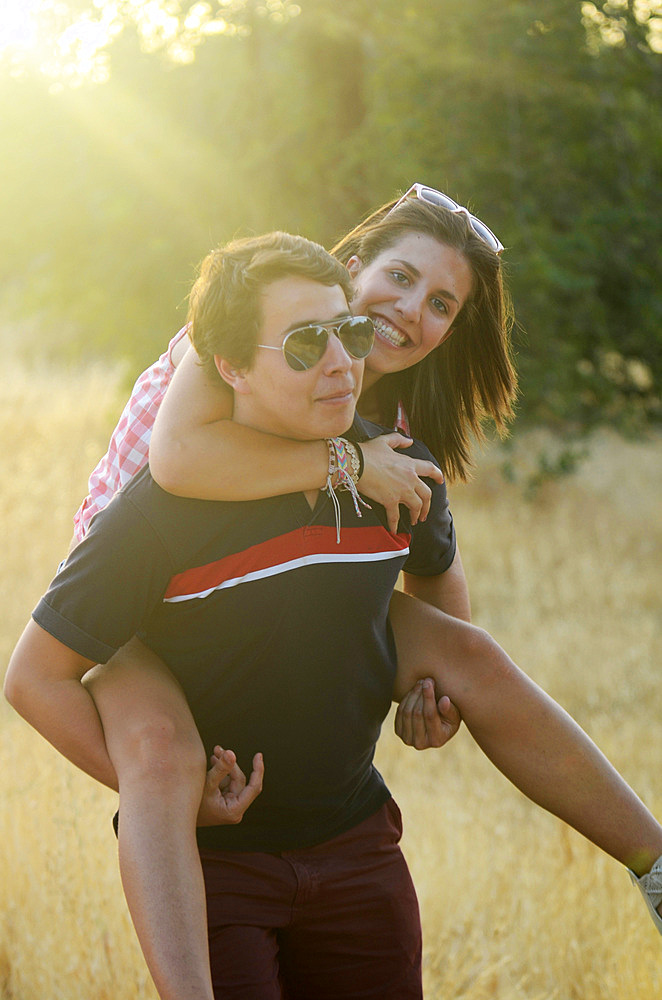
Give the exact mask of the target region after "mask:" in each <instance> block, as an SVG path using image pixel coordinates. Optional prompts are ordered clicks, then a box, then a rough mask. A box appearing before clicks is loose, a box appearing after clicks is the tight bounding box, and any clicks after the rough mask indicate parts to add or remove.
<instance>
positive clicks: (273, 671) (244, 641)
mask: <svg viewBox="0 0 662 1000" xmlns="http://www.w3.org/2000/svg"><path fill="white" fill-rule="evenodd" d="M382 432H383V429H382V428H378V427H376V426H375V425H371V424H367V422H365V421H360V420H358V419H357V421H356V423H355V426H354V428H353V436H354V438H355V440H361V439H365V438H366V437H368V436H375V435H376V434H378V433H382ZM407 453H409V454H411V455H412V456H414V457H421V458H428V459H430V458H431V456H430V453H429V452H428V451H427V449H426V448H424V447H423V446H422V445H420V444H418V443H415V444H414V445H413V446H412V447H411V448H409V449H407ZM431 485H432V488H433V500H432V506H431V511H430V515H429V516H428V519H427V520H426V521H425V522H424V523H423V524H418V525H416V526H415V528H414V529H411V527H410V526H409V522H408V521H407V520H406V518H404V517H403V519H402V520H401V524H400V526H399V528H398V533H397V534H391V533H390V532H389V531H388V528H387V526H386V516H385V512H384V510H383V508H381V507H380V506H379V505H377V504H373V505H372V508H371V509H367V508H361V513H362V516H361V517H359V516H357V513H356V511H355V509H354V505H353V502H352V499H351V497H350V495H349V494H348V493H346V492H344V491H341V492H340V493H339V494H338V495H339V499H340V504H341V524H342V528H341V532H340V543H339V544H338V542H337V535H336V522H335V516H334V508H333V504H332V503H331V500H330V498H329V497H328V496H327V495H326V494H325V493H320V494H319V498H318V501H317V504H316V506H315V508H314V510H313V509H311V508H310V506H309V504H308V502H307V500H306V497H305V496H304V495H303V494H302V493H292V494H287V495H284V496H278V497H270V498H266V499H262V500H252V501H246V502H215V501H204V500H189V499H183V498H181V497H175V496H172V495H170V494H168V493H165V492H164V491H163V490H162V489H160V487H159V486H157V484H156V483H155V482H154V481H153V479H152V478H151V476H150V474H149V471H148V470H147V469H144V470H143V471H142V472H141V473H139V474H138V475H137V476H136V477H135V478H134V479H133V480H132V481H131V482H130V483H129V484H127V486H126V487H124V489H123V490H121V491H120V493H118V494H117V496H116V497H115V498H114V499H113V500H112V502H111V503H110V504H109V505H108V506H107V507H106V508H105V509H104V510H103V511H101V512H100V513H99V514H98V515H97V516H96V517H95V519H94V521H93V522H92V525H91V527H90V531H89V533H88V535H87V537H86V538H85V539H84V540H83V542H81V543H80V545H78V546H77V548H76V549H75V550H74V551H73V552H72V554H71V556H70V557H69V559H68V560H67V563H66V565H65V567H64V568H63V569H62V571H61V572H60V573H59V574H58V576H57V577H56V578H55V580H54V581H53V583H52V584H51V587H50V589H49V590H48V592H47V594H46V595H45V596H44V597H43V598H42V600H41V601H40V602H39V604H38V606H37V608H36V609H35V611H34V613H33V617H34V619H35V621H36V622H38V624H39V625H41V626H42V628H44V629H46V631H48V632H49V633H51V634H52V635H53V636H55V638H57V639H58V640H59V641H60V642H62V643H64V644H65V645H66V646H68V647H70V648H71V649H73V650H75V651H76V652H78V653H80V654H81V655H82V656H85V657H88V658H89V659H91V660H94V661H96V662H105V661H106V660H107V659H108V658H109V657H110V656H111V655H112V654H113V653H114V652H115V651H116V650H117V649H118V648H119V647H120V646H122V645H123V644H124V643H125V642H127V641H128V640H129V639H130V638H131V636H133V635H135V634H138V635H139V636H140V637H141V638H142V640H143V641H144V642H145V643H146V644H147V645H148V646H150V647H151V648H152V649H153V650H154V651H155V652H156V653H157V654H158V655H159V656H160V657H161V658H162V659H163V660H164V661H165V663H167V664H168V666H169V667H170V669H171V670H172V672H173V673H174V674H175V676H176V677H177V678H178V680H179V682H180V683H181V685H182V687H183V689H184V692H185V694H186V697H187V699H188V702H189V705H190V707H191V710H192V713H193V716H194V718H195V720H196V724H197V726H198V729H199V731H200V735H201V737H202V740H203V743H204V745H205V749H206V750H207V751H208V752H211V749H212V748H213V746H214V745H215V744H217V743H220V744H221V745H222V746H225V747H231V748H232V749H233V750H234V751H235V752H236V753H237V756H238V759H239V763H240V765H241V766H242V767H243V768H244V770H246V769H250V763H251V759H252V757H253V754H255V753H256V752H257V751H262V753H263V754H264V760H265V779H264V789H263V792H262V794H261V795H260V796H259V797H258V799H257V800H256V802H255V803H254V804H253V805H252V806H251V808H250V809H249V810H248V811H247V813H246V814H245V816H244V818H243V820H242V822H241V824H239V825H237V826H218V827H209V828H204V829H201V830H199V831H198V839H199V843H200V844H201V846H204V847H210V848H216V849H222V850H244V851H282V850H291V849H295V848H298V847H306V846H311V845H313V844H318V843H322V842H324V841H326V840H329V839H331V838H332V837H334V836H336V835H338V834H340V833H342V832H344V831H345V830H348V829H350V828H351V827H352V826H355V825H356V824H357V823H360V822H361V821H362V820H363V819H365V818H367V817H368V816H369V815H371V814H372V813H373V812H375V811H376V810H377V809H378V808H379V807H380V806H381V805H382V803H383V802H384V801H386V799H387V798H388V795H389V793H388V790H387V789H386V786H385V784H384V782H383V779H382V778H381V776H380V775H379V773H378V772H377V770H376V769H375V767H374V765H373V755H374V750H375V744H376V741H377V738H378V736H379V731H380V727H381V724H382V722H383V720H384V717H385V716H386V714H387V712H388V710H389V707H390V703H391V692H392V687H393V679H394V676H395V669H396V660H395V647H394V642H393V636H392V634H391V629H390V626H389V622H388V618H387V615H388V606H389V600H390V597H391V594H392V591H393V587H394V585H395V583H396V580H397V577H398V574H399V572H400V570H401V569H405V570H406V571H407V572H411V573H416V574H420V575H436V574H439V573H443V572H444V571H445V570H446V569H447V568H448V567H449V566H450V564H451V562H452V561H453V557H454V554H455V536H454V530H453V524H452V519H451V517H450V513H449V510H448V502H447V499H446V490H445V487H444V486H439V485H437V484H431Z"/></svg>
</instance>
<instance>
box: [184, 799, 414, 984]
mask: <svg viewBox="0 0 662 1000" xmlns="http://www.w3.org/2000/svg"><path fill="white" fill-rule="evenodd" d="M401 834H402V821H401V817H400V810H399V809H398V807H397V805H396V804H395V802H394V801H393V800H392V799H390V800H389V801H388V802H387V803H386V804H385V805H384V806H382V808H381V809H379V811H378V812H376V813H375V814H374V815H373V816H370V817H369V818H368V819H366V820H364V821H363V822H362V823H360V824H359V825H358V826H355V827H354V828H353V829H352V830H348V831H347V833H343V834H341V835H340V836H339V837H335V838H334V839H333V840H329V841H327V842H326V843H325V844H319V845H318V846H317V847H311V848H307V849H306V850H298V851H283V852H281V853H279V854H261V853H240V852H236V851H206V850H205V851H202V852H201V857H202V867H203V871H204V876H205V885H206V891H207V913H208V920H209V947H210V956H211V967H212V979H213V983H214V995H215V996H216V997H217V998H218V1000H221V997H222V998H226V997H227V998H232V1000H365V998H369V997H370V998H373V1000H421V998H422V996H423V991H422V986H421V923H420V917H419V912H418V902H417V900H416V893H415V891H414V886H413V883H412V880H411V876H410V874H409V870H408V868H407V864H406V862H405V859H404V857H403V856H402V852H401V851H400V848H399V846H398V841H399V840H400V836H401Z"/></svg>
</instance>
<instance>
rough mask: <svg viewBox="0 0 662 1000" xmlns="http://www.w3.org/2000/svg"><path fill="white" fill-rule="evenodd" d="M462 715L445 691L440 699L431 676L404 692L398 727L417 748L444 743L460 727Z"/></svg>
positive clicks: (441, 745) (408, 743)
mask: <svg viewBox="0 0 662 1000" xmlns="http://www.w3.org/2000/svg"><path fill="white" fill-rule="evenodd" d="M461 722H462V716H461V715H460V713H459V712H458V710H457V708H456V707H455V705H454V704H453V702H452V701H451V700H450V698H448V697H447V695H443V696H442V697H441V698H440V699H439V701H437V699H436V695H435V691H434V681H433V680H432V679H431V678H430V677H426V678H425V680H420V681H418V682H417V683H416V684H415V685H414V687H413V688H412V689H411V691H408V692H407V694H406V695H405V696H404V698H403V699H402V701H401V702H400V704H399V705H398V710H397V712H396V714H395V731H396V733H397V735H398V736H399V737H400V739H401V740H402V742H403V743H405V744H406V745H407V746H408V747H414V749H416V750H428V749H429V748H430V747H443V745H444V744H445V743H448V741H449V740H450V739H451V737H453V736H455V734H456V732H457V731H458V729H459V728H460V723H461Z"/></svg>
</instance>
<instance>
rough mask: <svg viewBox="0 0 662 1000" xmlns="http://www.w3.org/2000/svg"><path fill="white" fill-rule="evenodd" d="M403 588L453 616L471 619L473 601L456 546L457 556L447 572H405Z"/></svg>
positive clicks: (466, 619)
mask: <svg viewBox="0 0 662 1000" xmlns="http://www.w3.org/2000/svg"><path fill="white" fill-rule="evenodd" d="M402 577H403V589H404V592H405V593H406V594H410V595H411V596H412V597H417V598H418V599H419V601H425V603H426V604H431V605H432V606H433V607H435V608H439V610H440V611H444V612H445V613H446V614H447V615H451V616H452V617H453V618H461V619H462V621H465V622H470V621H471V602H470V600H469V587H468V586H467V579H466V577H465V575H464V567H463V565H462V559H461V557H460V550H459V548H456V550H455V557H454V558H453V562H452V563H451V564H450V566H449V567H448V569H447V570H446V572H445V573H439V574H437V575H436V576H416V575H414V574H413V573H403V574H402Z"/></svg>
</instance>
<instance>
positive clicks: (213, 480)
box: [149, 347, 329, 500]
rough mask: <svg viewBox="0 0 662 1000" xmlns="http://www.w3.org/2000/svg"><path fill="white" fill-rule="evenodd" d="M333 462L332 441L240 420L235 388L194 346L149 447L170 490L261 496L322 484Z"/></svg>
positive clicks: (211, 496)
mask: <svg viewBox="0 0 662 1000" xmlns="http://www.w3.org/2000/svg"><path fill="white" fill-rule="evenodd" d="M328 464H329V462H328V452H327V447H326V444H325V442H324V441H301V442H297V441H288V440H285V439H283V438H274V437H273V435H271V434H263V433H261V432H259V431H254V430H253V429H252V428H250V427H244V426H243V425H241V424H237V423H234V422H233V421H232V393H231V392H230V391H229V390H228V389H227V388H226V387H225V384H224V383H223V382H222V381H221V379H220V378H219V379H218V381H216V380H213V381H212V380H211V379H210V378H209V376H208V375H207V374H206V373H205V372H204V371H203V369H202V368H201V366H200V363H199V361H198V356H197V354H196V353H195V351H194V350H193V348H192V347H190V348H189V349H188V351H187V352H186V354H185V356H184V359H183V360H182V362H181V364H180V365H179V366H178V368H177V370H176V372H175V374H174V376H173V379H172V382H171V383H170V385H169V387H168V391H167V392H166V394H165V398H164V400H163V402H162V404H161V406H160V408H159V412H158V415H157V418H156V423H155V424H154V430H153V432H152V438H151V441H150V446H149V465H150V470H151V473H152V476H153V477H154V479H155V480H156V481H157V483H158V484H159V485H160V486H162V487H163V489H164V490H167V491H168V492H169V493H174V494H175V495H176V496H189V497H196V498H198V499H200V500H258V499H260V498H262V497H268V496H278V495H279V494H281V493H294V492H302V491H305V490H314V489H320V488H321V487H322V486H324V483H325V482H326V476H327V471H328Z"/></svg>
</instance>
